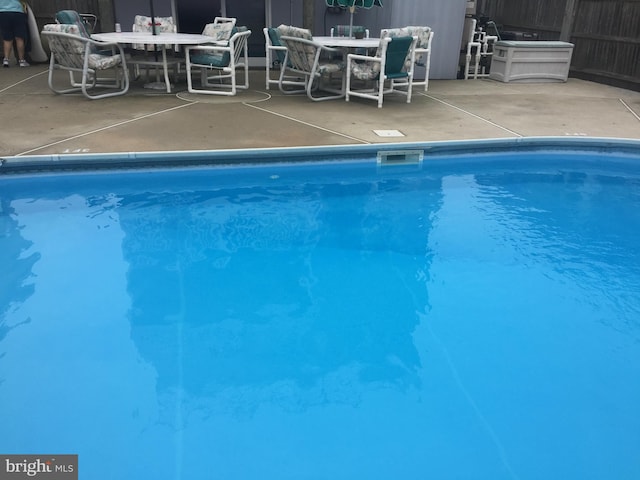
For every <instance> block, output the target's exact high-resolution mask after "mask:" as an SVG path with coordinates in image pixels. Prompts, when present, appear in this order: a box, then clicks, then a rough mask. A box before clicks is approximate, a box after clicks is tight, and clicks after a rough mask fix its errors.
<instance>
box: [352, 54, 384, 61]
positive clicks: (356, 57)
mask: <svg viewBox="0 0 640 480" xmlns="http://www.w3.org/2000/svg"><path fill="white" fill-rule="evenodd" d="M347 59H348V60H362V61H365V62H382V57H371V56H369V55H360V54H358V53H350V54H348V55H347Z"/></svg>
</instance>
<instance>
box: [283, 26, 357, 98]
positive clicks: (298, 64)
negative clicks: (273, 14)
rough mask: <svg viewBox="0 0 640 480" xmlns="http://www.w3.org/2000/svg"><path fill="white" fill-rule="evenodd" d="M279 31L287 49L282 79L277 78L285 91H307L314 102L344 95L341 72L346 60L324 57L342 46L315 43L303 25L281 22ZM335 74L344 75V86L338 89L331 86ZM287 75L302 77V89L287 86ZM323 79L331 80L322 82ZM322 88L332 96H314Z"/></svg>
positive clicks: (285, 92)
mask: <svg viewBox="0 0 640 480" xmlns="http://www.w3.org/2000/svg"><path fill="white" fill-rule="evenodd" d="M278 34H279V35H280V41H281V42H282V44H283V45H284V46H285V47H286V49H287V52H286V55H285V60H284V66H283V68H282V69H281V70H280V79H279V81H278V87H279V88H280V91H281V92H282V93H284V94H292V93H302V92H305V93H306V94H307V97H309V98H310V99H311V100H313V101H315V102H318V101H323V100H332V99H336V98H343V97H344V86H345V77H344V75H342V73H343V72H344V62H343V61H342V60H339V61H335V60H331V59H325V58H323V57H322V55H323V54H329V55H331V54H335V53H340V50H339V49H335V48H330V47H325V46H324V45H320V44H319V43H317V42H314V41H313V36H312V35H311V32H310V31H309V30H307V29H304V28H298V27H293V26H289V25H280V26H279V27H278ZM335 73H340V74H341V75H340V76H341V86H340V88H339V89H336V88H335V87H333V86H331V80H332V78H331V75H332V74H335ZM288 76H295V77H299V78H300V79H301V81H300V82H299V85H300V86H301V87H302V88H296V89H287V88H286V86H288V85H290V83H287V80H286V78H287V77H288ZM323 80H325V81H326V82H328V83H326V84H325V85H322V81H323ZM319 90H322V91H324V92H328V93H330V94H332V95H321V96H320V95H314V92H317V91H319Z"/></svg>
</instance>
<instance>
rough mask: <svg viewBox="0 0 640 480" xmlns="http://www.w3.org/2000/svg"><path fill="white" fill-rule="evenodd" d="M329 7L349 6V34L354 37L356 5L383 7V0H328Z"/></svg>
mask: <svg viewBox="0 0 640 480" xmlns="http://www.w3.org/2000/svg"><path fill="white" fill-rule="evenodd" d="M326 2H327V5H328V6H329V7H349V36H350V37H353V14H354V13H355V11H356V7H361V8H371V7H373V6H376V7H381V6H382V0H326Z"/></svg>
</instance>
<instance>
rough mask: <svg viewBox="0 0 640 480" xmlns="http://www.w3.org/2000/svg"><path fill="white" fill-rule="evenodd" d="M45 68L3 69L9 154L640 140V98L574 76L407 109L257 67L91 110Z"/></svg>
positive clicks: (451, 91)
mask: <svg viewBox="0 0 640 480" xmlns="http://www.w3.org/2000/svg"><path fill="white" fill-rule="evenodd" d="M47 72H48V65H47V64H35V65H33V66H31V67H29V68H6V69H2V70H1V71H0V108H2V111H3V127H2V130H1V131H0V156H13V155H39V154H42V155H44V154H47V155H50V154H67V153H104V152H145V151H174V150H176V151H182V150H209V149H240V148H270V147H295V146H308V145H318V146H331V145H349V144H367V143H388V142H425V141H436V142H437V141H446V140H467V139H490V138H515V137H531V136H576V135H580V136H591V137H622V138H640V92H635V91H631V90H624V89H619V88H614V87H610V86H607V85H602V84H598V83H593V82H588V81H584V80H578V79H574V78H569V80H568V82H567V83H546V84H516V83H502V82H497V81H494V80H491V79H488V78H483V79H478V80H469V81H465V80H433V79H432V80H431V81H430V82H429V90H428V92H424V91H423V90H422V88H415V89H414V92H413V98H412V101H411V103H410V104H407V103H406V99H405V98H404V97H403V96H401V95H389V96H385V99H384V108H382V109H378V108H376V105H375V102H372V101H371V100H368V99H360V98H352V99H351V100H350V101H349V102H348V103H347V102H345V101H342V100H337V101H328V102H311V101H309V99H308V98H307V97H306V95H284V94H282V93H281V92H280V91H279V90H278V89H277V88H276V89H274V88H273V87H271V89H270V90H267V89H266V88H265V71H264V68H255V69H251V70H250V71H249V88H248V89H247V90H240V91H238V93H237V95H235V96H217V95H201V94H191V93H189V92H188V91H187V86H186V82H182V83H180V84H178V85H176V89H175V91H173V92H172V93H166V92H165V91H163V90H149V89H145V88H144V80H143V79H139V80H135V81H132V82H131V84H130V87H129V91H128V92H127V94H126V95H121V96H117V97H112V98H104V99H101V100H99V101H96V102H89V101H88V100H87V99H86V98H85V97H84V96H83V95H82V94H70V95H56V94H54V93H52V92H51V91H50V90H49V87H48V86H47Z"/></svg>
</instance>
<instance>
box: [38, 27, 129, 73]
mask: <svg viewBox="0 0 640 480" xmlns="http://www.w3.org/2000/svg"><path fill="white" fill-rule="evenodd" d="M42 31H43V32H54V33H67V34H69V35H75V36H77V38H72V37H61V36H47V39H48V40H49V49H50V50H51V52H52V54H53V55H54V56H55V59H56V61H57V62H58V63H59V64H60V65H62V66H65V67H71V68H78V69H82V68H83V67H84V56H85V51H86V46H87V43H89V39H87V38H85V37H83V36H82V35H81V33H80V29H79V28H78V26H77V25H74V24H59V23H52V24H47V25H45V26H44V27H43V29H42ZM121 61H122V58H121V57H120V55H101V54H99V53H90V54H89V62H88V63H89V68H90V69H93V70H105V69H107V68H111V67H114V66H116V65H118V64H120V62H121Z"/></svg>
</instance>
